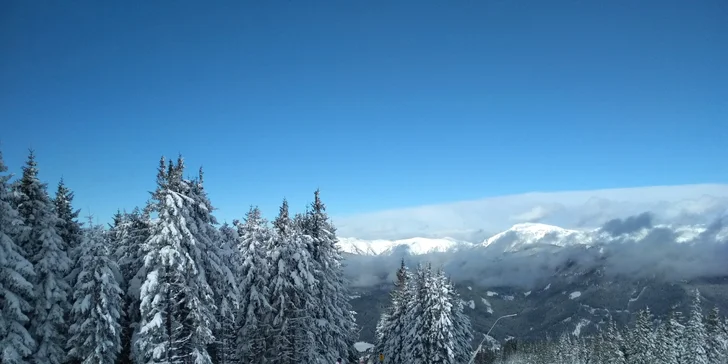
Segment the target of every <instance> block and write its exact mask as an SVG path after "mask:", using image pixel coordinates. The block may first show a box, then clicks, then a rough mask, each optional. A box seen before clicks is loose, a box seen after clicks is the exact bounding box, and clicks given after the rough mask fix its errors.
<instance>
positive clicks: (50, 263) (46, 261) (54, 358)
mask: <svg viewBox="0 0 728 364" xmlns="http://www.w3.org/2000/svg"><path fill="white" fill-rule="evenodd" d="M16 186H17V191H16V192H17V194H18V196H19V200H18V201H19V203H18V212H19V213H20V217H21V218H22V219H23V222H24V223H25V225H26V226H27V227H28V229H27V230H25V231H24V232H23V234H21V235H20V237H19V239H18V241H19V245H20V247H21V248H22V249H23V251H24V252H25V253H26V254H27V257H28V260H29V261H30V263H31V264H33V267H34V270H35V273H36V276H35V280H34V282H33V283H34V285H35V297H36V299H35V301H34V303H35V309H34V312H33V314H32V317H31V320H30V333H31V334H32V335H33V336H34V338H35V341H36V343H37V344H38V346H37V350H36V352H35V353H34V355H33V362H34V363H35V364H60V363H62V361H63V359H64V358H65V357H66V353H65V350H64V347H65V344H66V338H65V335H66V333H67V331H68V325H67V322H66V320H65V318H66V317H67V316H68V313H69V311H70V306H69V304H68V300H69V297H68V293H69V291H70V286H69V285H68V283H67V282H66V280H65V277H66V274H68V271H69V269H70V265H71V261H70V259H69V258H68V255H67V253H66V251H65V250H64V245H65V244H64V243H63V240H62V239H61V237H60V235H59V234H58V230H57V227H58V225H59V224H60V219H59V218H58V216H57V215H56V214H55V212H54V207H53V203H52V201H51V199H50V197H48V192H47V190H46V188H47V186H46V184H45V183H41V182H40V180H39V179H38V168H37V164H36V161H35V155H34V153H33V152H32V151H31V152H30V155H29V156H28V161H27V163H26V165H25V167H23V177H22V179H21V180H20V182H19V183H18V184H17V185H16Z"/></svg>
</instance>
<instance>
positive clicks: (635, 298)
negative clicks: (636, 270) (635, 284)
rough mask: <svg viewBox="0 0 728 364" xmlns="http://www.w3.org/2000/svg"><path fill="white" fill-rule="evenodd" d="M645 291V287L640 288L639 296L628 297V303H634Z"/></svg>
mask: <svg viewBox="0 0 728 364" xmlns="http://www.w3.org/2000/svg"><path fill="white" fill-rule="evenodd" d="M645 289H647V287H642V290H641V291H640V294H638V295H637V297H630V299H629V303H632V302H635V301H637V300H638V299H640V297H641V296H642V294H643V293H645ZM628 305H629V304H628Z"/></svg>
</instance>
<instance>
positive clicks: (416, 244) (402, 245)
mask: <svg viewBox="0 0 728 364" xmlns="http://www.w3.org/2000/svg"><path fill="white" fill-rule="evenodd" d="M462 244H468V243H465V242H460V241H457V240H455V239H450V238H442V239H433V238H410V239H402V240H361V239H357V238H339V247H340V248H341V250H342V251H343V252H345V253H350V254H360V255H381V254H388V253H392V252H393V251H395V250H396V249H406V250H408V251H409V253H410V254H413V255H422V254H428V253H436V252H445V251H449V250H452V249H455V248H457V247H458V246H460V245H462ZM468 245H469V244H468Z"/></svg>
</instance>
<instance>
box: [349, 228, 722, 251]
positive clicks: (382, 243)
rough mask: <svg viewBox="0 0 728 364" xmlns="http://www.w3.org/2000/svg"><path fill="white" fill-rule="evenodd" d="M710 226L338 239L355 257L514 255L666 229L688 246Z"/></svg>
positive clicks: (634, 237)
mask: <svg viewBox="0 0 728 364" xmlns="http://www.w3.org/2000/svg"><path fill="white" fill-rule="evenodd" d="M710 228H711V226H710V225H706V224H701V225H683V226H672V225H657V226H649V227H643V228H639V229H635V230H634V231H629V232H628V233H621V234H620V233H618V234H615V233H614V232H612V231H609V228H608V227H601V228H598V229H594V230H570V229H564V228H561V227H558V226H553V225H547V224H541V223H521V224H515V225H513V226H512V227H511V228H510V229H508V230H505V231H502V232H500V233H498V234H495V235H493V236H491V237H489V238H487V239H485V240H484V241H482V242H468V241H463V240H456V239H453V238H447V237H446V238H409V239H399V240H384V239H377V240H363V239H357V238H346V237H343V238H339V246H340V248H341V250H342V251H343V252H345V253H349V254H357V255H382V254H392V253H395V252H397V253H403V252H407V253H408V254H413V255H422V254H429V253H442V252H448V251H453V250H459V249H464V248H488V249H491V250H493V251H497V252H505V253H508V252H517V251H521V250H526V249H529V248H533V247H537V246H555V247H564V246H575V245H584V246H592V245H594V244H596V243H608V242H610V241H617V240H619V241H623V240H625V239H632V240H636V241H639V240H640V239H643V238H644V237H645V236H646V235H647V234H649V233H650V232H651V231H653V230H655V229H663V230H669V231H672V232H674V233H675V235H676V241H677V242H679V243H690V242H695V241H697V240H698V239H700V237H701V234H704V233H705V232H707V231H709V229H710ZM717 238H718V239H722V240H725V239H728V228H723V227H721V228H720V231H719V232H718V234H717Z"/></svg>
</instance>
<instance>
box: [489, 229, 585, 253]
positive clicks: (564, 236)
mask: <svg viewBox="0 0 728 364" xmlns="http://www.w3.org/2000/svg"><path fill="white" fill-rule="evenodd" d="M513 237H515V239H513ZM591 241H592V239H591V234H590V233H589V232H583V231H578V230H568V229H564V228H561V227H558V226H553V225H547V224H540V223H521V224H515V225H513V226H512V227H511V228H510V229H508V230H506V231H503V232H500V233H498V234H495V235H493V236H492V237H490V238H488V239H486V240H485V241H483V242H482V243H481V244H480V245H481V246H483V247H491V246H497V247H498V249H501V248H502V249H503V251H504V252H513V251H518V250H522V249H524V248H527V247H529V246H531V245H534V244H549V245H556V246H567V245H572V244H590V243H591Z"/></svg>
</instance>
